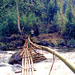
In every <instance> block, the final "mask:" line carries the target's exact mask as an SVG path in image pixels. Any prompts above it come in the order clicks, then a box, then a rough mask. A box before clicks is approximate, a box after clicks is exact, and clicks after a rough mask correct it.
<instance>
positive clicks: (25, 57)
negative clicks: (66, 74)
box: [20, 37, 75, 75]
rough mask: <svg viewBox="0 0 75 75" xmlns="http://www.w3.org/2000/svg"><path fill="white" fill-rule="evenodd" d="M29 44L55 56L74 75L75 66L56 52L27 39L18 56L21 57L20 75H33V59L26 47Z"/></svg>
mask: <svg viewBox="0 0 75 75" xmlns="http://www.w3.org/2000/svg"><path fill="white" fill-rule="evenodd" d="M29 44H30V45H31V46H32V47H35V48H36V49H40V50H44V51H47V52H49V53H52V54H53V55H55V56H57V57H58V58H59V59H60V60H62V61H63V62H64V63H65V64H66V65H67V66H68V67H69V68H70V69H71V70H72V71H73V72H74V73H75V66H74V65H72V64H71V63H70V62H69V61H68V60H67V59H65V58H64V57H62V56H61V55H60V54H59V53H58V52H55V51H53V50H52V49H50V48H49V47H46V46H41V45H37V44H34V43H33V42H31V40H30V38H29V37H28V38H27V40H26V43H25V45H24V47H23V50H22V52H21V54H20V56H22V75H33V72H34V68H33V58H32V55H33V54H32V51H31V49H30V48H29V47H28V46H29Z"/></svg>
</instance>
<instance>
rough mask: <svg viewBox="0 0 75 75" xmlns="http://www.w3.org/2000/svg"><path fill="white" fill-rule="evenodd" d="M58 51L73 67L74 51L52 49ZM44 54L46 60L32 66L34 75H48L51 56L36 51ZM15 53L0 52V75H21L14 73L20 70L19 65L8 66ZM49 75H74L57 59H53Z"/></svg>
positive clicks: (44, 52) (74, 60) (72, 49)
mask: <svg viewBox="0 0 75 75" xmlns="http://www.w3.org/2000/svg"><path fill="white" fill-rule="evenodd" d="M53 50H55V51H58V52H59V53H60V54H61V55H62V56H63V57H64V58H66V59H67V60H69V62H71V63H72V64H73V65H74V66H75V49H74V48H68V49H67V48H66V49H64V48H63V49H61V48H60V49H55V48H54V49H53ZM37 52H40V53H42V54H44V56H45V57H46V58H47V60H44V61H41V62H39V63H35V64H34V69H35V71H34V75H49V72H50V67H51V65H52V62H53V55H52V54H50V53H48V52H46V51H42V50H37ZM14 53H15V51H1V52H0V75H21V73H15V72H18V71H20V70H21V65H18V64H14V65H9V64H8V60H9V58H10V57H11V55H12V54H14ZM50 75H75V74H74V73H73V72H72V71H71V70H70V69H69V68H68V67H67V66H66V65H65V64H64V63H63V62H62V61H61V60H60V59H59V58H58V57H55V62H54V65H53V68H52V71H51V74H50Z"/></svg>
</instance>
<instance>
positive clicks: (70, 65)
mask: <svg viewBox="0 0 75 75" xmlns="http://www.w3.org/2000/svg"><path fill="white" fill-rule="evenodd" d="M28 40H29V43H31V45H33V46H35V47H36V48H37V49H41V50H44V51H47V52H49V53H52V54H54V55H55V56H57V57H58V58H59V59H60V60H62V61H63V62H64V63H65V64H66V65H67V66H68V67H69V68H70V69H71V70H72V71H73V72H74V73H75V66H74V65H72V64H71V63H70V62H69V61H68V60H67V59H66V58H64V57H62V56H61V55H60V54H59V53H58V52H55V51H53V50H52V49H50V48H49V47H46V46H41V45H37V44H34V43H33V42H31V40H30V39H29V38H28Z"/></svg>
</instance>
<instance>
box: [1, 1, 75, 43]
mask: <svg viewBox="0 0 75 75" xmlns="http://www.w3.org/2000/svg"><path fill="white" fill-rule="evenodd" d="M17 6H18V12H19V23H20V27H21V30H22V29H23V28H24V29H23V32H24V33H25V34H29V33H30V30H31V29H33V30H34V32H35V35H36V36H38V35H39V34H42V33H45V34H49V33H56V32H57V33H58V34H59V35H61V36H62V37H63V38H64V39H75V0H0V37H4V36H8V34H11V35H12V34H19V30H18V23H17V20H18V18H17ZM73 42H74V43H75V40H73Z"/></svg>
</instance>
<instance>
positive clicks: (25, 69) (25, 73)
mask: <svg viewBox="0 0 75 75" xmlns="http://www.w3.org/2000/svg"><path fill="white" fill-rule="evenodd" d="M20 56H22V73H21V75H33V72H34V68H33V59H32V54H31V51H30V50H29V48H28V39H27V40H26V43H25V45H24V48H23V50H22V52H21V54H20Z"/></svg>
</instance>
